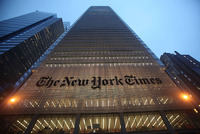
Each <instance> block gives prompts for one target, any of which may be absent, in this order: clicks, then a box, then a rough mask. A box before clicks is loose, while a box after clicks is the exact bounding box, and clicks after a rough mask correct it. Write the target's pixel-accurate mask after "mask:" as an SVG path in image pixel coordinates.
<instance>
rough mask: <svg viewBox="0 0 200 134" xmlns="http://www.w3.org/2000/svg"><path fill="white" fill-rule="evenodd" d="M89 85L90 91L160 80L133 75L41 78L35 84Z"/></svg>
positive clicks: (45, 85) (60, 85)
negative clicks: (109, 86)
mask: <svg viewBox="0 0 200 134" xmlns="http://www.w3.org/2000/svg"><path fill="white" fill-rule="evenodd" d="M89 83H90V84H91V88H92V89H101V88H102V86H106V85H124V84H127V85H140V84H141V85H143V84H162V81H161V79H160V78H137V77H136V76H133V75H125V76H124V77H123V78H118V77H117V76H115V77H114V78H111V79H105V78H102V77H100V76H99V77H92V78H91V79H80V78H74V77H64V79H62V80H53V78H52V77H49V76H47V77H41V78H40V80H39V81H38V82H37V83H36V86H37V87H43V86H44V87H47V88H50V87H52V86H53V87H60V88H62V87H67V86H86V85H88V84H89Z"/></svg>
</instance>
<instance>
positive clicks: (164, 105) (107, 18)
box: [0, 6, 200, 134]
mask: <svg viewBox="0 0 200 134" xmlns="http://www.w3.org/2000/svg"><path fill="white" fill-rule="evenodd" d="M182 95H183V92H182V91H181V90H180V89H179V87H177V86H176V84H175V83H174V82H173V81H172V80H171V78H170V77H169V76H168V75H167V74H166V72H165V68H164V66H163V65H162V63H161V62H160V61H159V60H158V58H157V57H156V56H155V55H154V54H153V52H152V51H151V50H150V49H149V48H148V47H147V45H146V44H145V43H144V42H143V41H142V40H141V39H140V38H139V37H138V36H137V35H136V33H135V32H133V31H132V30H131V29H130V28H129V27H128V26H127V25H126V23H125V22H124V21H123V20H122V19H121V18H120V17H119V16H118V15H117V14H116V13H115V12H114V11H113V10H112V9H111V8H110V7H107V6H100V7H99V6H93V7H90V8H89V9H88V10H87V11H86V12H85V13H84V14H83V15H82V16H81V17H80V19H78V20H77V21H76V22H75V24H74V25H73V26H72V27H71V29H69V31H68V32H67V33H66V34H65V35H64V36H63V38H62V39H61V41H60V42H59V43H58V45H57V46H56V47H55V48H54V49H53V50H52V52H51V53H50V54H49V55H48V56H47V58H46V59H45V60H44V61H43V62H42V63H41V65H40V66H39V68H38V69H36V70H35V71H34V72H33V74H32V75H31V76H30V77H29V78H28V79H27V81H26V82H25V83H24V84H23V85H22V86H21V88H20V89H19V90H18V91H17V93H16V94H15V95H14V96H13V98H11V99H10V100H8V101H7V102H6V103H5V107H4V108H2V109H1V111H0V112H1V115H2V116H1V121H3V122H4V123H2V124H0V126H1V131H2V132H3V133H20V132H21V133H26V134H28V133H33V134H37V133H74V134H76V133H123V134H125V133H167V134H168V133H175V132H176V133H198V132H199V128H200V120H199V118H198V117H199V114H198V113H195V112H194V111H193V109H194V106H193V105H192V104H191V103H190V101H189V100H188V99H184V98H183V97H182Z"/></svg>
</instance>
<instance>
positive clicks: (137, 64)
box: [46, 63, 153, 67]
mask: <svg viewBox="0 0 200 134" xmlns="http://www.w3.org/2000/svg"><path fill="white" fill-rule="evenodd" d="M152 65H153V63H88V64H85V63H79V64H76V63H75V64H67V63H66V64H65V63H63V64H62V63H60V64H46V67H94V66H110V67H113V66H152Z"/></svg>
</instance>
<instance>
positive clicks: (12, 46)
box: [0, 11, 64, 99]
mask: <svg viewBox="0 0 200 134" xmlns="http://www.w3.org/2000/svg"><path fill="white" fill-rule="evenodd" d="M63 32H64V28H63V24H62V20H61V19H60V18H57V17H56V14H52V13H46V12H40V11H36V12H32V13H28V14H25V15H22V16H18V17H15V18H11V19H8V20H4V21H1V22H0V74H1V75H0V91H1V92H0V94H1V95H0V97H3V98H4V97H5V96H7V95H8V93H10V92H12V91H13V90H16V89H18V87H20V85H21V84H22V83H23V82H24V81H25V80H26V79H27V78H28V76H29V75H30V74H31V70H30V67H31V66H32V65H33V64H34V63H35V62H36V61H37V60H38V59H39V58H40V56H42V54H43V53H44V52H45V51H46V50H47V48H48V47H49V46H50V45H51V44H52V43H53V42H54V41H55V40H56V39H57V38H58V37H59V36H60V35H61V34H62V33H63ZM1 99H2V98H1Z"/></svg>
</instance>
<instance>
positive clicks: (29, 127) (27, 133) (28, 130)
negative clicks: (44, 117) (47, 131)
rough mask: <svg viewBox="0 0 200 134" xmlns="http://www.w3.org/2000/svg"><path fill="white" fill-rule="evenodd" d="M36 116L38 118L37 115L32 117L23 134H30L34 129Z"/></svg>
mask: <svg viewBox="0 0 200 134" xmlns="http://www.w3.org/2000/svg"><path fill="white" fill-rule="evenodd" d="M38 116H39V115H38V114H35V115H33V117H32V119H31V122H30V123H29V125H28V127H27V128H26V131H25V132H24V134H30V133H31V130H32V129H33V127H34V125H35V123H36V121H37V118H38Z"/></svg>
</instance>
